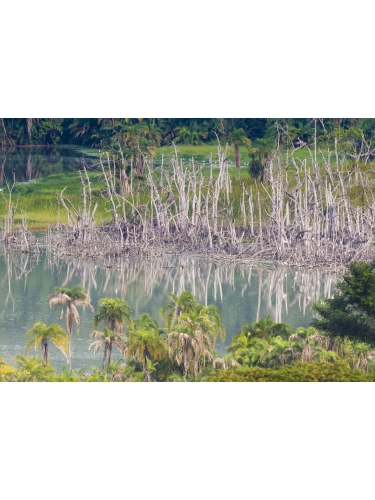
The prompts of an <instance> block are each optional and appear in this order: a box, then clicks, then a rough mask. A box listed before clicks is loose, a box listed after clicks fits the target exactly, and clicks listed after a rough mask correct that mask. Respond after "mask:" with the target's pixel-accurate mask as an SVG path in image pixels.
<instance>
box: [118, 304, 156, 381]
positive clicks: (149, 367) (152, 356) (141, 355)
mask: <svg viewBox="0 0 375 500" xmlns="http://www.w3.org/2000/svg"><path fill="white" fill-rule="evenodd" d="M161 332H162V330H161V329H159V327H158V324H157V322H156V320H155V319H154V318H152V317H151V316H150V315H149V314H147V313H144V314H141V316H140V317H139V319H138V320H136V321H135V322H134V325H133V328H132V329H131V330H130V331H129V334H128V339H127V342H126V345H127V355H128V358H129V359H130V358H132V357H135V359H136V360H137V361H139V362H141V363H142V371H143V373H144V375H145V381H146V382H151V380H152V379H151V371H153V370H154V369H155V367H154V365H153V363H152V362H153V360H160V359H162V358H163V357H164V356H165V354H166V346H165V341H164V339H163V338H162V337H161V335H160V334H161Z"/></svg>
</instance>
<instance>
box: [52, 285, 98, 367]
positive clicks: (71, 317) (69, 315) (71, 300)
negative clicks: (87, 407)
mask: <svg viewBox="0 0 375 500" xmlns="http://www.w3.org/2000/svg"><path fill="white" fill-rule="evenodd" d="M48 298H49V299H50V300H49V305H50V307H52V305H54V306H55V309H57V308H59V307H61V308H62V310H61V315H60V319H62V318H63V316H64V307H65V308H66V311H65V317H66V330H67V332H68V337H69V352H68V361H69V368H70V370H71V369H72V344H71V342H72V333H73V322H74V321H75V322H76V324H77V327H78V326H79V324H80V317H79V314H78V311H77V307H79V306H81V307H88V308H89V309H90V311H92V312H94V308H93V307H92V305H91V299H90V297H89V296H88V295H87V293H86V292H85V290H84V288H83V287H82V286H80V285H76V286H74V287H72V288H68V287H66V286H57V287H55V289H54V293H51V294H50V295H48Z"/></svg>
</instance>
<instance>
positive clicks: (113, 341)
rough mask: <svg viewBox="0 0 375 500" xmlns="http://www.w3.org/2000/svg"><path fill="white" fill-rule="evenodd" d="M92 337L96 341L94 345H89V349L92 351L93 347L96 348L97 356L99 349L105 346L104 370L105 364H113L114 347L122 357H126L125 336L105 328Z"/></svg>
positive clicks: (94, 332)
mask: <svg viewBox="0 0 375 500" xmlns="http://www.w3.org/2000/svg"><path fill="white" fill-rule="evenodd" d="M90 337H95V339H96V340H95V341H94V342H93V343H92V344H90V345H89V349H91V347H93V348H94V354H95V355H96V354H97V353H98V351H99V349H100V348H101V346H102V345H103V344H104V357H103V363H102V369H103V370H104V366H105V363H107V365H109V364H110V362H111V357H112V349H113V346H115V347H117V349H118V350H119V351H120V353H121V355H122V356H124V355H125V349H126V339H125V336H124V335H123V334H121V333H119V332H114V331H113V330H109V329H108V328H106V327H104V331H103V332H99V331H97V330H95V331H93V332H92V334H91V335H90Z"/></svg>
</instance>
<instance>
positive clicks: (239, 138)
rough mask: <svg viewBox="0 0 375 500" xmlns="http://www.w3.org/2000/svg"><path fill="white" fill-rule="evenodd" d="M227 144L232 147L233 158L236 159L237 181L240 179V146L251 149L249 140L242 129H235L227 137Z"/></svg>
mask: <svg viewBox="0 0 375 500" xmlns="http://www.w3.org/2000/svg"><path fill="white" fill-rule="evenodd" d="M229 142H230V144H232V145H233V146H234V156H235V159H236V168H237V170H238V179H240V168H241V153H240V146H247V147H248V148H249V147H251V140H250V139H249V138H248V137H247V135H246V132H245V131H244V129H243V128H236V129H234V130H233V132H231V133H230V135H229Z"/></svg>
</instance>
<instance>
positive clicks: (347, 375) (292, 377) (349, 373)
mask: <svg viewBox="0 0 375 500" xmlns="http://www.w3.org/2000/svg"><path fill="white" fill-rule="evenodd" d="M205 381H206V382H374V381H375V373H373V372H372V373H363V372H361V371H360V370H352V369H351V368H350V366H349V365H348V364H347V363H345V362H343V361H337V362H335V363H315V362H312V363H303V362H298V363H296V364H295V365H293V366H283V367H278V368H258V367H256V368H242V369H239V370H238V369H237V370H236V369H234V370H227V371H224V370H218V371H217V372H216V373H215V374H214V375H210V376H208V377H207V378H206V379H205Z"/></svg>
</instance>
